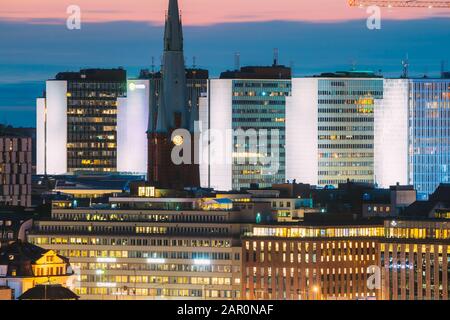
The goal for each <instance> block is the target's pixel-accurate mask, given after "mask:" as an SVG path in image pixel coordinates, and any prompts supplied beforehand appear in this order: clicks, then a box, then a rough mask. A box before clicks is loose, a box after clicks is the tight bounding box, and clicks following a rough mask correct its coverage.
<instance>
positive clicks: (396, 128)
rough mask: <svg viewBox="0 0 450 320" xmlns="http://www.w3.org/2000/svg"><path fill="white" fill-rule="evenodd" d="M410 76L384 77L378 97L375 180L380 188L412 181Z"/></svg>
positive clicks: (375, 114) (376, 103) (375, 126)
mask: <svg viewBox="0 0 450 320" xmlns="http://www.w3.org/2000/svg"><path fill="white" fill-rule="evenodd" d="M408 102H409V79H384V84H383V99H377V100H375V112H374V118H375V119H374V123H375V124H374V129H375V136H374V153H375V155H374V158H375V168H374V170H375V181H376V183H377V185H378V186H379V187H380V188H389V187H390V186H392V185H396V184H397V183H399V184H401V185H405V184H408V154H409V153H408V151H409V149H408V122H409V121H408V120H409V119H408Z"/></svg>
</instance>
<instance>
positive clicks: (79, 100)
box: [36, 69, 126, 174]
mask: <svg viewBox="0 0 450 320" xmlns="http://www.w3.org/2000/svg"><path fill="white" fill-rule="evenodd" d="M125 87H126V71H125V70H123V69H87V70H80V71H79V72H62V73H59V74H57V75H56V77H55V79H53V80H48V81H47V82H46V91H45V97H44V98H38V99H37V128H36V130H37V173H38V174H65V173H72V172H76V171H95V172H111V171H116V170H117V132H116V129H117V128H116V127H117V99H118V98H119V97H123V96H124V95H125V93H126V88H125Z"/></svg>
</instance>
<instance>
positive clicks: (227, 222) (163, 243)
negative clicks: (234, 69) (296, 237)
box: [28, 187, 270, 300]
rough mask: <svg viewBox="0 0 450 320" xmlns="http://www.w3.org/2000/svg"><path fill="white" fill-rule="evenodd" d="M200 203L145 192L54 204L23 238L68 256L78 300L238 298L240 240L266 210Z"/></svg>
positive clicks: (268, 212)
mask: <svg viewBox="0 0 450 320" xmlns="http://www.w3.org/2000/svg"><path fill="white" fill-rule="evenodd" d="M144 188H145V187H144ZM150 193H151V192H150ZM157 193H159V191H158V192H157ZM202 203H203V202H202V201H198V199H193V198H145V197H142V198H111V201H110V207H109V208H105V207H103V208H102V209H98V208H77V209H73V208H64V204H63V205H62V206H59V205H58V204H57V203H55V204H54V208H53V210H52V218H51V220H49V221H39V222H37V223H36V224H35V229H34V230H33V231H32V232H30V234H29V236H28V239H29V241H30V242H32V243H35V244H38V245H40V246H42V247H44V248H48V249H52V250H55V251H56V252H58V253H59V254H65V255H67V256H68V257H70V259H71V263H72V266H73V268H74V270H75V271H76V270H79V283H78V284H77V285H76V286H75V289H74V291H75V293H76V294H78V295H80V296H81V298H82V299H143V300H145V299H240V290H241V283H240V279H241V243H240V237H241V235H242V234H244V233H246V232H248V231H249V230H250V227H249V225H250V224H251V223H252V222H254V221H255V220H256V218H257V216H258V213H259V214H260V215H262V216H264V215H265V214H266V213H265V212H267V215H270V208H269V207H268V208H267V211H264V210H263V208H262V207H260V206H258V205H255V206H254V207H252V208H250V207H251V204H248V205H247V206H246V208H245V209H240V210H239V209H233V210H230V208H229V206H228V204H222V203H220V202H217V203H214V205H211V203H210V202H209V201H207V202H206V203H203V204H202Z"/></svg>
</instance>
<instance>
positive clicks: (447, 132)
mask: <svg viewBox="0 0 450 320" xmlns="http://www.w3.org/2000/svg"><path fill="white" fill-rule="evenodd" d="M409 119H410V120H409V183H410V184H413V185H414V187H415V188H416V190H417V194H418V197H419V198H420V199H426V198H428V195H429V194H430V193H433V192H434V190H435V189H436V188H437V187H438V185H439V183H448V182H450V180H449V178H450V173H449V170H450V80H445V79H433V80H430V79H415V80H411V84H410V108H409Z"/></svg>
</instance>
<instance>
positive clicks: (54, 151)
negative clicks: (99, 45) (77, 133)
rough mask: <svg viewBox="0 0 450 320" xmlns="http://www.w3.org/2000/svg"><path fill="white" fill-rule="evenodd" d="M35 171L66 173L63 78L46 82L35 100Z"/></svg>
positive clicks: (65, 94)
mask: <svg viewBox="0 0 450 320" xmlns="http://www.w3.org/2000/svg"><path fill="white" fill-rule="evenodd" d="M36 121H37V124H36V148H37V159H36V171H37V174H45V173H46V174H65V173H67V81H59V80H49V81H47V82H46V97H45V98H38V99H37V103H36Z"/></svg>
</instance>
